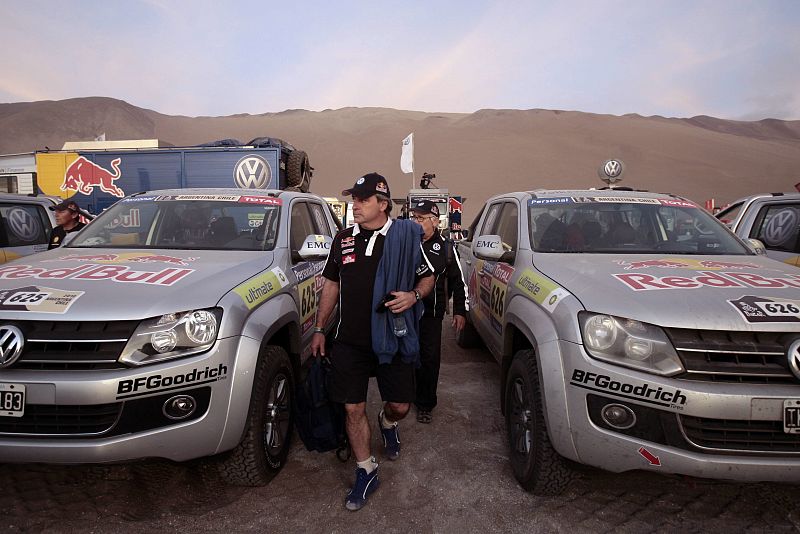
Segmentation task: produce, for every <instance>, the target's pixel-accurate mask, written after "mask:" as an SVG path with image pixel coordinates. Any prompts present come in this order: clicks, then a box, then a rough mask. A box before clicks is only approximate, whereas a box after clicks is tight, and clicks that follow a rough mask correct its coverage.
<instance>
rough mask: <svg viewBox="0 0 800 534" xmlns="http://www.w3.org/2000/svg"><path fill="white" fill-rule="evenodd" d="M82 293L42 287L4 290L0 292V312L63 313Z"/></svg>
mask: <svg viewBox="0 0 800 534" xmlns="http://www.w3.org/2000/svg"><path fill="white" fill-rule="evenodd" d="M83 293H84V292H83V291H64V290H62V289H54V288H52V287H44V286H26V287H20V288H17V289H5V290H3V291H0V310H2V311H29V312H40V313H64V312H66V311H67V310H68V309H69V307H70V306H72V304H73V303H74V302H75V301H76V300H78V298H80V296H81V295H83Z"/></svg>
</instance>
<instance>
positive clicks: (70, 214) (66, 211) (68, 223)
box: [47, 200, 86, 250]
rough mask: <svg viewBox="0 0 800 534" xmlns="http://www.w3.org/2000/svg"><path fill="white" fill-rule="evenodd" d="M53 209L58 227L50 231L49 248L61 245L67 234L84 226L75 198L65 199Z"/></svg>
mask: <svg viewBox="0 0 800 534" xmlns="http://www.w3.org/2000/svg"><path fill="white" fill-rule="evenodd" d="M53 210H54V211H55V213H56V225H57V226H56V227H55V228H53V229H52V230H51V231H50V241H49V244H48V245H47V250H50V249H54V248H57V247H60V246H61V244H62V243H63V242H64V238H65V237H67V234H71V233H72V232H77V231H78V230H80V229H81V228H83V227H84V226H86V225H85V224H84V223H82V222H81V220H80V208H79V207H78V204H77V203H76V202H75V201H73V200H65V201H64V202H61V203H60V204H57V205H56V206H55V207H54V208H53Z"/></svg>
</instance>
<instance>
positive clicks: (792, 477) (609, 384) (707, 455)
mask: <svg viewBox="0 0 800 534" xmlns="http://www.w3.org/2000/svg"><path fill="white" fill-rule="evenodd" d="M554 351H555V352H558V354H552V352H554ZM547 352H550V354H548V353H547ZM540 353H541V361H542V362H561V369H560V372H558V373H556V372H554V371H556V369H554V368H552V369H550V371H551V372H547V368H546V366H544V367H545V368H544V371H545V372H544V373H543V378H544V381H545V392H546V396H548V397H550V398H552V399H554V400H553V401H552V402H551V401H546V410H547V418H548V427H549V428H550V429H551V439H552V440H553V444H554V446H555V447H556V450H558V451H559V453H561V454H562V455H564V456H566V457H568V458H571V459H574V460H576V461H578V462H580V463H584V464H587V465H592V466H595V467H599V468H601V469H605V470H608V471H612V472H622V471H628V470H634V469H646V470H653V471H661V472H664V473H677V474H684V475H690V476H696V477H704V478H718V479H729V480H742V481H787V482H789V481H791V482H800V434H784V433H783V401H784V400H785V399H800V386H795V385H791V384H782V385H777V384H774V385H773V384H740V383H711V382H699V381H688V380H677V379H672V378H666V377H660V376H656V375H651V374H646V373H641V372H638V371H634V370H631V369H626V368H623V367H618V366H614V365H610V364H606V363H604V362H600V361H597V360H594V359H592V358H590V357H589V356H588V355H587V354H586V353H585V352H584V350H583V347H582V346H581V345H578V344H575V343H570V342H566V341H558V342H553V343H549V344H547V345H546V346H545V347H540ZM558 375H560V376H559V379H558V380H559V382H555V380H556V376H558ZM548 377H549V380H553V381H552V382H550V383H548ZM557 390H560V391H561V395H558V394H557V393H556V391H557ZM612 403H613V404H622V405H624V406H627V407H629V408H631V409H632V410H633V411H634V413H635V414H636V416H637V422H636V424H635V425H634V426H633V427H631V428H630V429H614V428H613V427H611V426H610V425H608V424H607V423H606V422H605V421H603V420H602V418H601V417H600V416H599V413H600V410H601V409H602V407H604V406H605V405H606V404H612ZM562 421H565V422H566V425H562V424H560V422H562Z"/></svg>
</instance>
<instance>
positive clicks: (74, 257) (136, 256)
mask: <svg viewBox="0 0 800 534" xmlns="http://www.w3.org/2000/svg"><path fill="white" fill-rule="evenodd" d="M195 260H197V258H195V257H189V258H181V257H178V256H166V255H164V254H142V253H140V252H127V253H122V254H67V255H65V256H60V257H58V258H53V259H52V260H43V263H44V262H47V263H49V262H54V261H81V262H92V263H127V262H130V263H166V264H168V265H180V266H181V267H185V266H187V265H189V263H188V262H192V261H195Z"/></svg>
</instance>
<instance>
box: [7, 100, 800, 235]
mask: <svg viewBox="0 0 800 534" xmlns="http://www.w3.org/2000/svg"><path fill="white" fill-rule="evenodd" d="M103 132H105V133H106V136H107V139H109V140H113V139H143V138H158V139H161V140H163V141H166V142H169V143H172V144H174V145H176V146H186V145H195V144H200V143H205V142H209V141H212V140H216V139H224V138H235V139H239V140H242V141H245V142H246V141H248V140H250V139H252V138H254V137H259V136H271V137H280V138H283V139H286V140H287V141H289V142H290V143H292V144H293V145H295V146H296V147H299V148H302V149H304V150H306V151H307V152H308V153H309V156H310V158H311V164H312V165H313V166H314V168H315V169H316V170H315V173H314V181H313V187H312V189H313V191H314V192H316V193H318V194H322V195H326V196H337V195H339V193H340V192H341V190H342V189H344V188H345V187H347V186H349V185H352V183H353V181H354V179H355V178H357V177H358V176H360V175H362V174H364V173H366V172H370V171H378V172H381V173H382V174H384V175H385V176H386V177H387V178H388V179H389V184H390V187H391V188H392V193H393V196H403V195H404V194H405V192H406V190H407V189H408V188H409V187H411V186H412V178H411V175H405V174H402V173H401V172H400V168H399V159H400V142H401V140H402V139H403V138H404V137H405V136H406V135H408V134H409V133H410V132H414V137H415V145H416V146H415V148H416V150H415V160H416V162H415V168H416V171H417V172H416V176H417V180H419V176H420V175H421V174H422V171H428V172H435V173H436V175H437V180H436V182H435V183H436V185H438V186H439V187H448V188H449V189H450V190H451V191H452V192H454V193H458V194H461V195H463V196H465V197H467V198H468V201H467V203H466V205H465V206H464V208H465V210H464V211H465V223H468V222H469V221H471V220H472V217H473V216H474V215H475V214H476V212H477V209H478V208H479V207H480V205H481V204H482V202H483V201H484V200H485V199H486V198H487V197H489V196H491V195H493V194H496V193H501V192H504V191H515V190H529V189H535V188H555V187H557V188H584V187H599V186H601V185H602V183H601V182H600V181H599V180H598V178H597V174H596V170H597V168H598V166H599V165H600V164H601V163H602V162H603V161H604V160H605V159H607V158H609V157H617V158H621V159H622V160H624V161H625V163H626V166H627V172H626V178H625V180H624V182H623V185H629V186H634V187H637V188H642V189H648V190H655V191H666V192H672V193H677V194H681V195H684V196H686V197H688V198H691V199H692V200H695V201H697V202H702V201H704V200H705V199H707V198H712V197H713V198H716V199H717V203H718V204H720V203H725V202H729V201H731V200H734V199H735V198H738V197H741V196H745V195H748V194H751V193H756V192H764V191H793V190H794V184H795V183H797V182H800V121H781V120H775V119H765V120H762V121H756V122H742V121H729V120H722V119H717V118H714V117H707V116H698V117H692V118H684V119H682V118H664V117H658V116H653V117H642V116H640V115H636V114H629V115H625V116H612V115H598V114H592V113H582V112H576V111H551V110H543V109H531V110H505V109H486V110H480V111H477V112H475V113H470V114H465V113H423V112H416V111H401V110H395V109H385V108H342V109H337V110H325V111H320V112H314V111H306V110H288V111H284V112H280V113H265V114H261V115H248V114H241V115H233V116H227V117H184V116H170V115H164V114H161V113H158V112H156V111H152V110H147V109H142V108H138V107H135V106H132V105H130V104H128V103H126V102H123V101H120V100H115V99H111V98H100V97H93V98H78V99H70V100H62V101H44V102H30V103H14V104H0V153H3V154H6V153H14V152H27V151H32V150H37V149H43V148H44V147H45V146H49V147H50V148H60V147H61V146H62V144H63V143H64V141H68V140H69V141H77V140H90V139H92V138H94V137H95V136H96V135H98V134H100V133H103Z"/></svg>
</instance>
